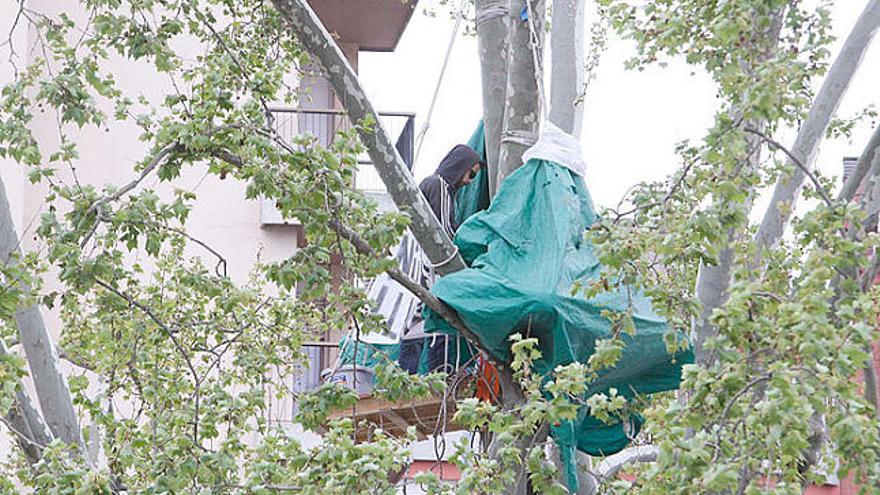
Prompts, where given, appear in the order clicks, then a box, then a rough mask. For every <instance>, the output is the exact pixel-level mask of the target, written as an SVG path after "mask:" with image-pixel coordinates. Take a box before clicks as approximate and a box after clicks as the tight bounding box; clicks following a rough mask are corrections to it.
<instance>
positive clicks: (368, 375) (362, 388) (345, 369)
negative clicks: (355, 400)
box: [321, 364, 373, 397]
mask: <svg viewBox="0 0 880 495" xmlns="http://www.w3.org/2000/svg"><path fill="white" fill-rule="evenodd" d="M355 376H357V382H356V383H355ZM321 380H322V381H323V382H324V383H338V384H340V385H343V386H345V387H348V388H354V389H355V392H357V394H358V396H359V397H362V396H365V395H370V392H372V391H373V370H371V369H370V368H366V367H364V366H358V367H357V369H355V367H354V366H352V365H350V364H346V365H343V366H340V367H339V369H337V370H336V371H335V372H334V371H333V370H332V369H330V368H326V369H325V370H324V371H322V372H321Z"/></svg>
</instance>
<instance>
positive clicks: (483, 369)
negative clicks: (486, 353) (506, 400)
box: [476, 355, 501, 402]
mask: <svg viewBox="0 0 880 495" xmlns="http://www.w3.org/2000/svg"><path fill="white" fill-rule="evenodd" d="M500 395H501V383H500V382H499V381H498V370H497V369H495V366H493V365H492V363H490V362H489V360H488V359H486V358H485V357H483V356H482V355H479V356H477V393H476V396H477V398H478V399H480V400H482V401H486V402H498V397H499V396H500Z"/></svg>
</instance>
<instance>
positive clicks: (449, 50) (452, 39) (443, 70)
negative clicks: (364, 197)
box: [413, 0, 467, 163]
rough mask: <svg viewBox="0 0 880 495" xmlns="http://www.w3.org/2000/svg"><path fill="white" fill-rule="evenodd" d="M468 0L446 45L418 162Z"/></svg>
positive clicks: (414, 161)
mask: <svg viewBox="0 0 880 495" xmlns="http://www.w3.org/2000/svg"><path fill="white" fill-rule="evenodd" d="M465 5H467V0H461V4H460V5H459V8H458V12H457V13H456V15H455V26H453V27H452V35H451V36H450V37H449V44H448V45H447V46H446V57H444V59H443V66H442V67H441V68H440V75H439V76H438V77H437V84H436V85H435V86H434V96H432V97H431V105H430V106H429V107H428V115H427V117H425V123H424V124H422V130H420V131H419V135H418V136H417V138H418V140H419V144H418V146H417V147H416V156H415V158H414V159H413V163H418V161H419V154H421V152H422V144H424V142H425V136H426V135H427V134H428V128H429V127H431V116H432V115H434V106H435V104H436V103H437V96H438V95H439V94H440V86H441V85H442V83H443V76H444V75H445V74H446V66H447V65H449V56H450V55H452V47H453V45H455V38H456V37H457V36H458V29H459V28H460V27H461V20H462V19H464V9H465Z"/></svg>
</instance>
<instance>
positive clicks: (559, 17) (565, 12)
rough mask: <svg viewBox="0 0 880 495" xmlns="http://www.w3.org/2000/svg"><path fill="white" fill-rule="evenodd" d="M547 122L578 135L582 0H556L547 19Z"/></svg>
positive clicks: (580, 107)
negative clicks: (549, 20) (548, 119)
mask: <svg viewBox="0 0 880 495" xmlns="http://www.w3.org/2000/svg"><path fill="white" fill-rule="evenodd" d="M550 54H551V55H550V56H551V61H552V67H551V71H550V122H553V123H554V124H556V126H557V127H559V128H560V129H562V130H563V131H565V132H567V133H569V134H571V135H572V136H574V137H576V138H577V137H580V135H581V124H582V123H583V119H584V105H583V103H582V102H579V101H578V100H579V99H580V95H579V91H580V90H581V88H583V86H584V0H555V1H554V2H553V13H552V19H551V23H550Z"/></svg>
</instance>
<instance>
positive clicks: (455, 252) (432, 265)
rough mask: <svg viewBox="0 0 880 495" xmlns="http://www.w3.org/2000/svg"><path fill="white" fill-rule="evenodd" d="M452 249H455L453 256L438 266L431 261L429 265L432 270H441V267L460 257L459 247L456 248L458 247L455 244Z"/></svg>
mask: <svg viewBox="0 0 880 495" xmlns="http://www.w3.org/2000/svg"><path fill="white" fill-rule="evenodd" d="M452 247H453V248H454V249H453V250H452V254H450V255H449V257H448V258H446V259H445V260H443V261H441V262H440V263H436V264H435V263H431V262H430V261H429V262H428V264H429V265H431V268H440V267H441V266H443V265H445V264H447V263H449V262H450V261H452V260H453V259H454V258H455V257H456V256H457V255H458V246H456V245H454V244H453V246H452Z"/></svg>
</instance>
